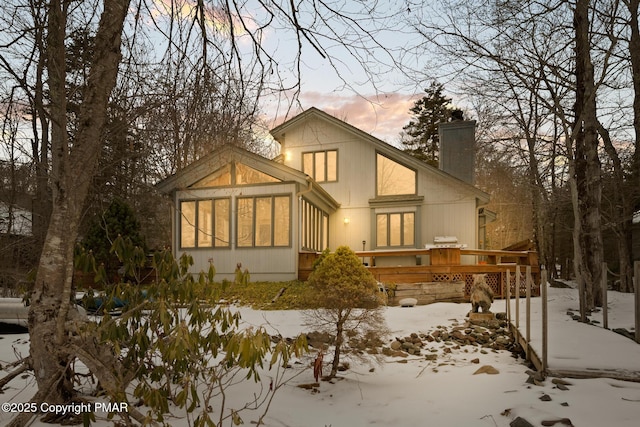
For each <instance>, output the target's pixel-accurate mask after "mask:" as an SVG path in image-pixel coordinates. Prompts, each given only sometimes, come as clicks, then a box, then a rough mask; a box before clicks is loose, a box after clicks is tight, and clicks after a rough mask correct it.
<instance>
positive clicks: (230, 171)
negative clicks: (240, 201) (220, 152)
mask: <svg viewBox="0 0 640 427" xmlns="http://www.w3.org/2000/svg"><path fill="white" fill-rule="evenodd" d="M269 182H280V180H279V179H277V178H274V177H272V176H271V175H267V174H266V173H264V172H260V171H259V170H256V169H254V168H252V167H250V166H247V165H245V164H242V163H229V164H227V165H225V166H223V167H222V168H220V169H218V170H217V171H215V172H214V173H212V174H211V175H209V176H207V177H205V178H203V179H201V180H200V181H197V182H196V183H195V184H193V185H192V186H191V188H205V187H224V186H229V185H248V184H263V183H269Z"/></svg>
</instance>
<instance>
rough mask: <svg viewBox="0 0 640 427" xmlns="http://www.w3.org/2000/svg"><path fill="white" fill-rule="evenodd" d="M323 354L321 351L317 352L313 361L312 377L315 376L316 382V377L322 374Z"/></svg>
mask: <svg viewBox="0 0 640 427" xmlns="http://www.w3.org/2000/svg"><path fill="white" fill-rule="evenodd" d="M323 357H324V354H323V353H322V352H320V353H318V356H317V357H316V360H314V361H313V378H315V380H316V382H318V378H320V377H321V376H322V358H323Z"/></svg>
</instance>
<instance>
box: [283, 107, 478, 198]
mask: <svg viewBox="0 0 640 427" xmlns="http://www.w3.org/2000/svg"><path fill="white" fill-rule="evenodd" d="M311 118H316V119H319V120H322V121H325V122H326V123H327V124H329V125H332V126H337V127H339V128H341V129H342V130H345V131H347V132H349V133H351V134H353V135H354V136H355V137H356V138H358V139H361V140H364V141H367V142H368V143H370V144H372V145H373V146H374V147H375V149H376V150H377V151H379V152H380V153H382V154H385V155H386V156H388V157H390V158H392V159H395V160H398V161H400V162H402V163H404V164H406V165H408V166H411V167H413V168H415V169H419V170H423V171H426V172H427V173H430V174H435V175H436V176H439V177H441V178H443V179H445V180H448V181H450V182H451V184H452V185H456V186H461V187H462V188H464V189H465V190H466V191H469V192H470V193H472V194H473V195H474V196H475V197H476V199H477V200H478V202H479V203H480V204H485V203H488V202H489V194H487V193H485V192H484V191H482V190H480V189H479V188H478V187H476V186H474V185H471V184H469V183H467V182H465V181H462V180H460V179H458V178H456V177H454V176H453V175H450V174H448V173H446V172H444V171H442V170H440V169H438V168H435V167H433V166H431V165H428V164H426V163H424V162H422V161H420V160H418V159H416V158H415V157H413V156H411V155H410V154H407V153H405V152H404V151H402V150H400V149H398V148H396V147H394V146H392V145H389V144H387V143H386V142H384V141H382V140H381V139H378V138H376V137H375V136H373V135H371V134H369V133H367V132H364V131H362V130H360V129H358V128H357V127H355V126H352V125H350V124H349V123H346V122H344V121H342V120H340V119H338V118H336V117H333V116H332V115H330V114H328V113H325V112H324V111H322V110H320V109H318V108H316V107H311V108H309V109H308V110H305V111H303V112H302V113H300V114H298V115H297V116H295V117H293V118H292V119H290V120H287V121H286V122H284V123H282V124H280V125H278V126H276V127H275V128H273V129H272V130H271V135H272V136H273V138H274V139H275V140H276V141H278V142H280V143H281V144H283V145H284V144H285V143H284V136H285V134H286V133H287V131H289V130H291V129H294V128H296V127H298V126H300V125H303V124H304V123H305V122H307V121H308V120H309V119H311Z"/></svg>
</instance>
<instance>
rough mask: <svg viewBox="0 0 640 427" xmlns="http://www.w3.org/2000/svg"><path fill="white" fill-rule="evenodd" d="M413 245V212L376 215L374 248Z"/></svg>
mask: <svg viewBox="0 0 640 427" xmlns="http://www.w3.org/2000/svg"><path fill="white" fill-rule="evenodd" d="M414 245H415V212H389V213H379V214H376V246H377V247H379V248H380V247H402V246H405V247H408V246H414Z"/></svg>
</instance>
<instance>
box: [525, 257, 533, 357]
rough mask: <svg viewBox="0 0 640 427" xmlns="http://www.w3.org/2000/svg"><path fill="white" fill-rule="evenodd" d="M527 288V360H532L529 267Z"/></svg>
mask: <svg viewBox="0 0 640 427" xmlns="http://www.w3.org/2000/svg"><path fill="white" fill-rule="evenodd" d="M524 283H525V286H526V290H525V294H526V296H527V305H526V311H527V315H526V316H527V317H526V322H527V323H526V332H525V339H526V341H527V360H531V350H530V348H531V346H530V345H529V343H530V342H531V285H532V283H533V280H532V279H531V266H530V265H527V266H526V267H525V282H524Z"/></svg>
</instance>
